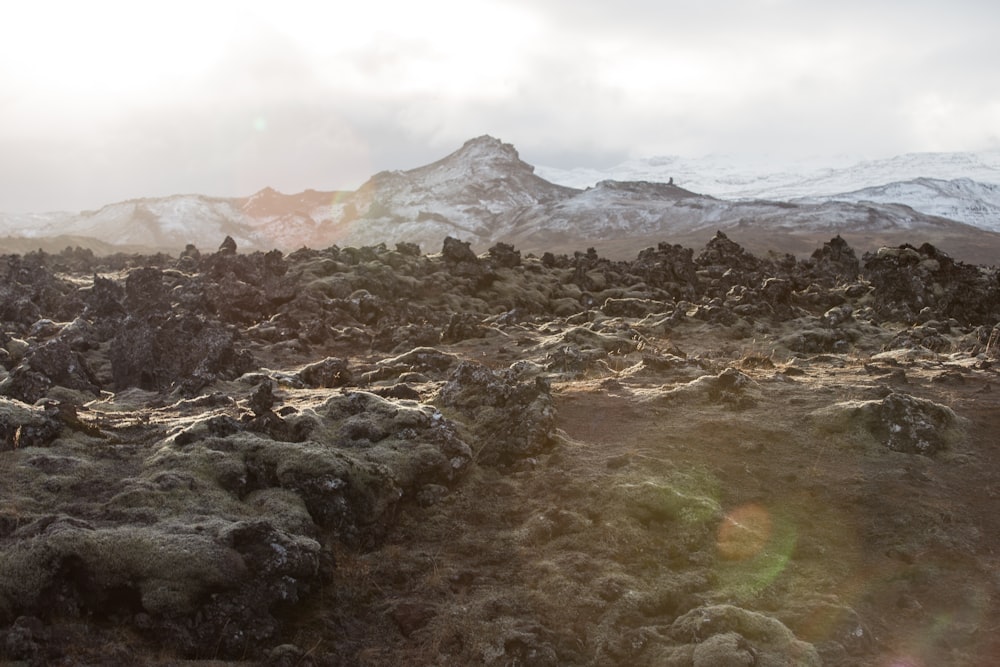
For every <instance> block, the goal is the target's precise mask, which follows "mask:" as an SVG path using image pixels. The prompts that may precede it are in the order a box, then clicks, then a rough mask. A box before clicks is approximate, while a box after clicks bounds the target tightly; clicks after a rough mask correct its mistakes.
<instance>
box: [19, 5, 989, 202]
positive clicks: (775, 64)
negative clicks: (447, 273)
mask: <svg viewBox="0 0 1000 667" xmlns="http://www.w3.org/2000/svg"><path fill="white" fill-rule="evenodd" d="M998 34H1000V3H996V2H995V1H994V0H975V1H974V0H949V1H948V2H942V1H941V0H935V1H934V2H931V1H929V0H841V1H840V2H830V1H829V0H690V1H689V2H683V3H682V2H675V1H673V0H617V2H613V3H612V2H606V1H604V0H592V1H588V0H575V1H571V0H496V1H493V0H421V1H420V2H409V1H405V0H399V1H392V0H364V1H363V2H362V1H361V0H358V2H355V3H346V2H336V1H334V2H330V1H327V2H298V1H295V0H284V1H283V2H280V3H278V2H255V1H253V0H250V1H247V0H241V1H239V2H212V1H211V0H200V1H198V2H186V1H176V0H175V1H172V2H169V3H168V2H153V1H150V2H135V1H134V0H130V1H129V2H110V1H99V0H88V1H87V2H77V1H75V0H74V1H65V2H57V1H45V0H32V1H31V2H29V1H27V0H25V1H24V2H17V3H13V2H12V3H4V7H3V15H2V17H0V211H5V212H24V211H45V210H57V209H70V210H77V209H85V208H96V207H99V206H101V205H103V204H106V203H111V202H114V201H119V200H123V199H127V198H131V197H141V196H159V195H167V194H175V193H187V192H201V193H205V194H211V195H220V196H235V195H248V194H251V193H253V192H255V191H257V190H259V189H261V188H262V187H264V186H268V185H269V186H272V187H275V188H277V189H279V190H281V191H283V192H297V191H300V190H303V189H306V188H315V189H338V188H340V189H353V188H355V187H357V186H358V185H360V184H361V183H362V182H363V181H364V180H365V179H367V177H368V176H370V175H371V174H372V173H374V172H376V171H379V170H382V169H409V168H412V167H416V166H419V165H421V164H425V163H427V162H430V161H433V160H435V159H438V158H440V157H442V156H444V155H446V154H447V153H449V152H451V151H453V150H455V149H457V148H458V147H459V146H460V145H461V144H462V143H463V142H464V141H465V140H466V139H469V138H471V137H474V136H478V135H481V134H491V135H493V136H496V137H498V138H500V139H503V140H504V141H507V142H510V143H512V144H514V145H515V146H516V147H517V149H518V151H519V152H520V154H521V157H522V159H524V160H526V161H527V162H530V163H532V164H536V165H547V166H554V167H562V168H571V167H577V166H579V167H607V166H611V165H614V164H617V163H618V162H621V161H623V160H625V159H628V158H630V157H643V156H652V155H684V156H689V157H697V156H701V155H705V154H719V153H722V154H742V155H752V156H768V157H771V158H773V159H775V160H780V159H784V158H789V157H806V156H809V157H815V156H821V155H834V154H845V153H846V154H851V155H857V156H859V157H884V156H888V155H892V154H897V153H905V152H914V151H960V150H986V149H998V148H1000V68H998V64H1000V39H998V38H997V35H998Z"/></svg>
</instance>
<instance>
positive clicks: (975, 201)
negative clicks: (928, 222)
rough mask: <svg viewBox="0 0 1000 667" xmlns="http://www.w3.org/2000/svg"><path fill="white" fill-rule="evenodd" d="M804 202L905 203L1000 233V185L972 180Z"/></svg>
mask: <svg viewBox="0 0 1000 667" xmlns="http://www.w3.org/2000/svg"><path fill="white" fill-rule="evenodd" d="M795 201H796V202H801V203H818V202H830V201H840V202H845V201H846V202H855V203H860V202H874V203H878V204H889V203H896V202H905V203H907V204H908V205H909V206H912V207H913V208H914V209H916V210H918V211H921V212H922V213H927V214H929V215H936V216H940V217H943V218H949V219H951V220H959V221H961V222H966V223H968V224H970V225H975V226H976V227H981V228H983V229H988V230H991V231H995V232H1000V185H995V184H992V183H980V182H978V181H973V180H971V179H968V178H959V179H955V180H951V181H944V180H939V179H934V178H916V179H913V180H909V181H901V182H896V183H889V184H887V185H881V186H877V187H869V188H863V189H861V190H855V191H854V192H846V193H840V194H834V195H829V196H821V197H804V198H801V199H796V200H795Z"/></svg>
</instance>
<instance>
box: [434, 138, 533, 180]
mask: <svg viewBox="0 0 1000 667" xmlns="http://www.w3.org/2000/svg"><path fill="white" fill-rule="evenodd" d="M440 162H441V163H446V164H458V165H462V166H464V167H471V168H476V167H489V168H492V169H495V170H516V171H527V172H530V173H534V171H535V168H534V167H533V166H531V165H530V164H528V163H526V162H524V161H522V160H521V156H520V155H519V154H518V152H517V149H516V148H514V146H513V145H512V144H508V143H504V142H503V141H501V140H500V139H497V138H496V137H491V136H490V135H488V134H484V135H482V136H480V137H476V138H474V139H469V140H468V141H466V142H465V143H464V144H463V145H462V147H461V148H459V149H458V150H457V151H455V152H454V153H452V154H451V155H449V156H447V157H445V158H444V159H443V160H441V161H440Z"/></svg>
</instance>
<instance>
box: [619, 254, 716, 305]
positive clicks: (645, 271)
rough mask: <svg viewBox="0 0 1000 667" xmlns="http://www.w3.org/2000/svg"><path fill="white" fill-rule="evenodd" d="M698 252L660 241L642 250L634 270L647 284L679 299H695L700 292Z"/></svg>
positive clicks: (634, 264) (632, 269) (633, 266)
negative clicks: (653, 246) (696, 263)
mask: <svg viewBox="0 0 1000 667" xmlns="http://www.w3.org/2000/svg"><path fill="white" fill-rule="evenodd" d="M693 258H694V251H693V250H692V249H690V248H684V247H682V246H680V245H670V244H669V243H660V244H658V245H657V247H656V248H646V249H645V250H642V251H641V252H640V253H639V256H638V258H637V259H636V261H635V262H634V263H633V265H632V267H631V272H632V273H633V274H635V275H636V276H638V277H640V278H641V279H642V280H643V282H645V283H646V284H648V285H650V286H652V287H657V288H660V289H664V290H666V291H668V292H669V293H670V294H671V295H672V296H673V297H674V298H675V299H691V298H694V297H695V296H696V294H697V292H698V288H699V285H698V275H697V272H696V270H697V267H696V266H695V263H694V259H693Z"/></svg>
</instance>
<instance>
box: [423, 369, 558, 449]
mask: <svg viewBox="0 0 1000 667" xmlns="http://www.w3.org/2000/svg"><path fill="white" fill-rule="evenodd" d="M438 400H440V402H441V404H442V405H443V406H446V407H449V408H454V409H457V410H458V411H459V412H461V413H462V414H463V415H465V416H466V417H467V418H468V425H469V426H470V428H471V429H472V431H473V432H474V433H475V435H476V437H477V440H478V442H479V453H478V461H479V462H480V463H484V464H487V465H509V464H511V463H514V462H515V461H516V460H518V459H521V458H525V457H528V456H532V455H534V454H538V453H540V452H541V451H543V450H544V449H545V448H546V447H547V446H548V445H549V444H550V442H551V438H552V431H553V429H554V428H555V411H554V409H553V407H552V396H551V394H550V393H549V386H548V383H547V382H546V381H545V380H543V379H542V378H536V379H535V380H533V381H525V382H522V381H520V380H518V379H517V376H516V373H515V372H514V371H512V370H511V369H507V370H504V371H493V370H491V369H489V368H488V367H486V366H483V365H482V364H477V363H475V362H469V361H463V362H462V363H461V364H459V366H458V368H456V369H455V372H454V373H452V375H451V377H450V378H449V380H448V382H447V384H445V385H444V387H442V388H441V391H440V392H439V394H438Z"/></svg>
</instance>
